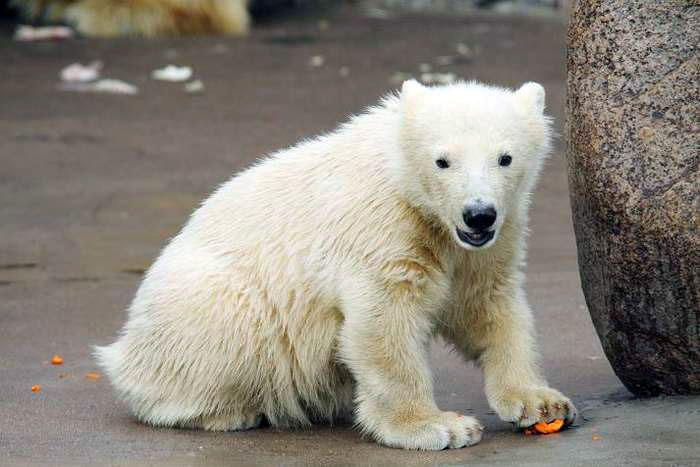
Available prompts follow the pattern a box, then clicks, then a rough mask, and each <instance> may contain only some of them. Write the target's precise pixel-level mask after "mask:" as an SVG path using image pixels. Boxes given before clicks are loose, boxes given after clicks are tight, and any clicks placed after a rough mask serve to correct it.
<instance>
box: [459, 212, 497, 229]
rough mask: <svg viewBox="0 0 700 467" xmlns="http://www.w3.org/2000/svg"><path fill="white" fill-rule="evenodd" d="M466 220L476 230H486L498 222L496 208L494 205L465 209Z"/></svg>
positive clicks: (468, 225)
mask: <svg viewBox="0 0 700 467" xmlns="http://www.w3.org/2000/svg"><path fill="white" fill-rule="evenodd" d="M463 216H464V222H465V223H466V224H467V227H469V228H470V229H474V230H476V231H481V230H486V229H488V228H489V227H491V226H492V225H493V223H494V222H496V210H495V209H494V208H493V206H479V207H475V208H467V209H465V210H464V214H463Z"/></svg>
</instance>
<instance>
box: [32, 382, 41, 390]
mask: <svg viewBox="0 0 700 467" xmlns="http://www.w3.org/2000/svg"><path fill="white" fill-rule="evenodd" d="M39 391H41V386H39V385H38V384H35V385H34V386H32V392H39Z"/></svg>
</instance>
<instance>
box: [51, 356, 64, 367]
mask: <svg viewBox="0 0 700 467" xmlns="http://www.w3.org/2000/svg"><path fill="white" fill-rule="evenodd" d="M51 364H52V365H63V357H60V356H58V355H54V356H53V357H51Z"/></svg>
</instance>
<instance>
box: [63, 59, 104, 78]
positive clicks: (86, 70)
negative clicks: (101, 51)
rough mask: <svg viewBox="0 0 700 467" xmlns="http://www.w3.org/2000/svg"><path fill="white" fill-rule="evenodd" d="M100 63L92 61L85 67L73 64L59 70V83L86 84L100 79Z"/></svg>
mask: <svg viewBox="0 0 700 467" xmlns="http://www.w3.org/2000/svg"><path fill="white" fill-rule="evenodd" d="M100 70H102V62H100V61H94V62H92V63H89V64H87V65H83V64H80V63H73V64H71V65H68V66H67V67H65V68H64V69H62V70H61V81H65V82H68V83H87V82H88V81H95V80H96V79H97V78H99V77H100Z"/></svg>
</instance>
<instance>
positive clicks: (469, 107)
mask: <svg viewBox="0 0 700 467" xmlns="http://www.w3.org/2000/svg"><path fill="white" fill-rule="evenodd" d="M399 109H400V110H399V111H400V148H401V160H400V167H399V173H400V178H401V186H402V189H404V190H405V192H406V195H407V196H408V197H409V199H410V200H411V201H412V202H413V203H415V204H416V205H417V206H418V207H420V208H421V209H423V210H425V211H426V212H428V213H430V214H431V215H433V216H434V217H436V218H438V219H439V220H440V222H441V223H442V224H444V226H445V227H446V228H447V229H448V230H449V231H450V232H451V234H452V237H453V238H454V240H455V241H456V242H457V243H458V244H459V245H460V246H461V247H463V248H465V249H468V250H474V249H483V248H487V247H489V246H491V245H492V244H493V243H494V242H495V241H496V239H497V238H498V235H499V233H500V232H501V229H502V227H503V226H504V224H505V223H507V222H508V221H509V219H511V220H513V219H515V218H516V217H518V218H519V220H520V221H521V222H524V221H525V217H524V216H526V211H527V206H528V202H529V197H530V192H531V191H532V189H533V187H534V184H535V181H536V179H537V176H538V174H539V172H540V169H541V167H542V163H543V161H544V159H545V158H546V156H547V154H548V152H549V149H550V139H551V130H550V125H551V122H550V119H549V118H548V117H547V116H545V115H544V89H543V88H542V86H540V85H539V84H537V83H526V84H524V85H523V86H522V87H520V89H518V90H517V91H510V90H506V89H501V88H496V87H491V86H485V85H482V84H478V83H464V82H460V83H456V84H451V85H446V86H436V87H426V86H423V85H421V84H420V83H418V82H416V81H413V80H411V81H406V82H405V83H404V84H403V87H402V89H401V96H400V103H399Z"/></svg>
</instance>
